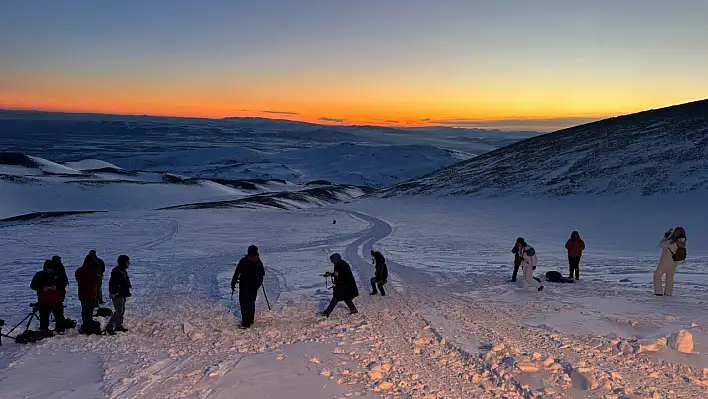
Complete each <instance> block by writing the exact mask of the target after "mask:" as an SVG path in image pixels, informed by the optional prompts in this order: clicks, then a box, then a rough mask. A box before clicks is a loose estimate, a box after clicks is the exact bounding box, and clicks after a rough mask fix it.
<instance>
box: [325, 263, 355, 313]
mask: <svg viewBox="0 0 708 399" xmlns="http://www.w3.org/2000/svg"><path fill="white" fill-rule="evenodd" d="M329 260H330V261H331V262H332V264H333V265H334V269H333V270H332V277H333V284H334V288H333V289H332V300H331V301H330V302H329V306H327V309H325V310H324V311H323V312H322V316H325V317H329V315H330V313H332V311H333V310H334V308H335V307H336V306H337V304H338V303H339V302H340V301H343V302H344V303H345V304H346V305H347V307H348V308H349V312H350V313H351V314H355V313H359V311H358V310H357V309H356V306H354V302H352V300H353V299H354V298H356V297H358V296H359V289H358V288H357V287H356V280H355V279H354V275H353V274H352V269H351V267H349V263H347V262H345V261H344V259H342V256H341V255H339V254H333V255H332V256H330V257H329Z"/></svg>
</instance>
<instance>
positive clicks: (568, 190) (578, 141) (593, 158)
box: [382, 100, 708, 197]
mask: <svg viewBox="0 0 708 399" xmlns="http://www.w3.org/2000/svg"><path fill="white" fill-rule="evenodd" d="M706 188H708V100H703V101H697V102H693V103H688V104H683V105H677V106H673V107H668V108H662V109H658V110H651V111H646V112H641V113H637V114H632V115H627V116H622V117H617V118H611V119H606V120H603V121H599V122H595V123H590V124H587V125H582V126H578V127H574V128H570V129H565V130H561V131H558V132H555V133H551V134H547V135H543V136H538V137H534V138H531V139H528V140H524V141H521V142H518V143H515V144H512V145H509V146H507V147H504V148H501V149H498V150H495V151H492V152H489V153H486V154H484V155H481V156H478V157H476V158H473V159H470V160H468V161H465V162H462V163H459V164H456V165H452V166H449V167H446V168H443V169H441V170H439V171H436V172H433V173H430V174H428V175H426V176H423V177H421V178H417V179H413V180H410V181H407V182H404V183H401V184H398V185H396V186H393V187H391V188H388V189H386V190H384V191H383V193H382V194H383V195H385V196H396V195H410V194H434V195H478V196H504V195H530V196H547V197H554V196H564V195H572V194H597V195H602V194H619V193H633V194H641V195H652V194H658V193H670V192H687V191H693V190H699V189H706Z"/></svg>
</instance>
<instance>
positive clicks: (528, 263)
mask: <svg viewBox="0 0 708 399" xmlns="http://www.w3.org/2000/svg"><path fill="white" fill-rule="evenodd" d="M516 245H517V246H518V247H519V251H518V253H519V256H521V267H522V268H523V269H524V288H528V287H529V286H533V287H536V288H537V289H538V290H539V291H541V290H543V285H541V283H539V282H538V281H536V280H535V279H534V278H533V270H534V269H535V268H536V263H537V258H536V250H535V249H533V247H532V246H530V245H528V244H527V243H526V241H525V240H524V239H523V238H521V237H519V238H518V239H517V240H516Z"/></svg>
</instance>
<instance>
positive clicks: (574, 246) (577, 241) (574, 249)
mask: <svg viewBox="0 0 708 399" xmlns="http://www.w3.org/2000/svg"><path fill="white" fill-rule="evenodd" d="M565 249H567V250H568V264H569V266H570V275H568V277H570V278H573V274H575V279H576V280H580V257H581V256H583V251H584V250H585V241H583V239H582V238H580V233H578V232H577V231H574V232H572V233H571V234H570V239H569V240H568V241H567V242H566V243H565Z"/></svg>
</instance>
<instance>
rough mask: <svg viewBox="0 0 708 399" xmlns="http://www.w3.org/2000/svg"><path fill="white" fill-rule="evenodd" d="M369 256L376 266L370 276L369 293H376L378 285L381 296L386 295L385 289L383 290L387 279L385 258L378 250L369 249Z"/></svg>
mask: <svg viewBox="0 0 708 399" xmlns="http://www.w3.org/2000/svg"><path fill="white" fill-rule="evenodd" d="M371 258H372V259H373V262H374V265H375V267H376V272H375V274H374V277H372V278H371V289H372V291H371V295H376V294H378V292H377V291H376V287H377V286H378V287H379V291H381V296H386V291H384V287H383V286H384V284H386V281H387V280H388V267H387V266H386V258H384V256H383V255H382V254H381V252H379V251H374V250H373V249H372V250H371Z"/></svg>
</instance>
